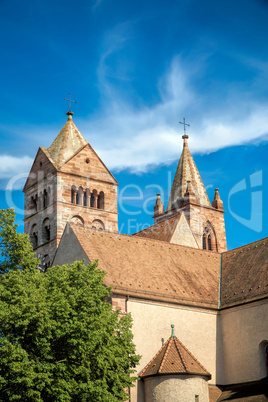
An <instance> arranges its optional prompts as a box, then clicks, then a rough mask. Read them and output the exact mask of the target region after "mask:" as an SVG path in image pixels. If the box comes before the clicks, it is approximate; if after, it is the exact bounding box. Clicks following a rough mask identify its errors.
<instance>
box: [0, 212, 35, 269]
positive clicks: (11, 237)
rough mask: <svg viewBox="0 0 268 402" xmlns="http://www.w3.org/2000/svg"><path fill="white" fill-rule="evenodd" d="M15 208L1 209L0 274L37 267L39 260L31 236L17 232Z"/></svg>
mask: <svg viewBox="0 0 268 402" xmlns="http://www.w3.org/2000/svg"><path fill="white" fill-rule="evenodd" d="M17 227H18V225H15V212H14V210H13V209H11V208H10V209H2V210H0V255H1V258H0V274H4V273H6V272H8V271H10V270H16V269H31V268H36V267H37V266H38V264H39V260H38V259H37V258H34V253H33V247H32V245H31V243H30V242H29V236H28V235H26V234H25V233H23V234H21V233H18V232H17Z"/></svg>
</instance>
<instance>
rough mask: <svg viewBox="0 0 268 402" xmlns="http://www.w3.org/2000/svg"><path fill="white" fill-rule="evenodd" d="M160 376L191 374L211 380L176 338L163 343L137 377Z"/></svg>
mask: <svg viewBox="0 0 268 402" xmlns="http://www.w3.org/2000/svg"><path fill="white" fill-rule="evenodd" d="M162 374H182V375H183V374H192V375H202V376H206V377H208V379H210V378H211V375H210V373H209V372H208V371H207V370H206V369H205V368H204V367H203V366H202V364H200V363H199V361H198V360H197V359H196V358H195V357H194V356H193V355H192V354H191V352H190V351H189V350H188V349H187V348H186V347H185V346H184V345H183V344H182V343H181V342H180V341H179V340H178V339H177V338H176V337H170V338H169V339H168V340H167V341H166V342H165V343H164V345H163V346H162V348H161V349H160V350H159V352H158V353H157V354H156V355H155V356H154V358H153V359H152V360H151V361H150V363H148V364H147V366H146V367H145V368H144V369H143V370H142V371H141V372H140V373H139V377H141V378H144V377H149V376H155V375H162Z"/></svg>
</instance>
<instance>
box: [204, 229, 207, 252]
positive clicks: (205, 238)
mask: <svg viewBox="0 0 268 402" xmlns="http://www.w3.org/2000/svg"><path fill="white" fill-rule="evenodd" d="M206 249H207V234H206V233H204V234H203V250H206Z"/></svg>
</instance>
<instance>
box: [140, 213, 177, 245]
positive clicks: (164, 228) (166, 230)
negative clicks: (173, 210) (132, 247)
mask: <svg viewBox="0 0 268 402" xmlns="http://www.w3.org/2000/svg"><path fill="white" fill-rule="evenodd" d="M180 217H181V214H178V215H175V216H173V217H172V218H170V219H166V220H165V221H162V222H159V223H156V224H154V225H152V226H149V227H148V228H146V229H144V230H141V231H140V232H137V233H134V234H133V236H139V237H146V238H148V239H155V240H161V241H166V242H170V240H171V238H172V236H173V234H174V231H175V229H176V227H177V224H178V222H179V220H180Z"/></svg>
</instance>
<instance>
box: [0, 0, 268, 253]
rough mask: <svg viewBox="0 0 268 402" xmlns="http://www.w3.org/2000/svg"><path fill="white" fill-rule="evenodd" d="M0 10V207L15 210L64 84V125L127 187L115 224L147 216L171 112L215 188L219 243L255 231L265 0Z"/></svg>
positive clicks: (162, 181) (265, 105)
mask: <svg viewBox="0 0 268 402" xmlns="http://www.w3.org/2000/svg"><path fill="white" fill-rule="evenodd" d="M0 20H1V21H0V22H1V23H0V32H1V38H2V41H1V76H0V84H1V98H0V103H1V105H0V107H1V123H0V138H1V147H0V195H1V200H0V206H1V207H5V206H6V205H7V204H10V198H12V199H13V200H14V204H15V206H16V207H17V210H18V212H19V208H22V206H23V197H22V194H21V191H20V188H21V183H22V182H23V180H24V176H25V174H26V173H27V172H28V171H29V169H30V166H31V163H32V160H33V158H34V156H35V154H36V152H37V149H38V147H39V146H44V147H48V146H49V145H50V144H51V142H52V141H53V139H54V138H55V137H56V135H57V134H58V132H59V131H60V129H61V128H62V126H63V125H64V123H65V121H66V116H65V112H66V111H67V107H68V104H67V102H66V101H64V100H63V97H67V96H68V93H69V92H71V93H72V97H73V99H75V100H76V101H77V104H76V105H74V106H73V111H74V114H75V115H74V121H75V124H76V125H77V127H78V128H79V130H80V131H81V132H82V134H83V135H84V136H85V138H86V139H87V140H88V141H89V142H90V143H91V145H92V146H93V147H94V148H95V150H96V151H97V152H98V153H99V155H100V156H101V158H102V159H103V161H104V162H105V163H106V165H107V166H108V167H109V168H110V169H111V170H112V172H113V173H114V174H115V176H116V178H117V179H118V181H119V183H120V189H119V191H124V195H125V196H126V195H127V196H133V199H132V200H125V201H124V204H122V205H119V207H120V210H121V212H120V220H119V223H120V225H121V228H122V231H124V232H127V231H129V230H130V231H132V232H133V231H135V228H137V224H150V223H152V219H151V216H152V214H151V212H152V206H153V204H154V201H153V199H154V198H153V197H155V193H156V192H158V188H157V186H160V188H161V190H162V193H163V199H164V201H165V204H167V199H168V180H170V177H172V175H174V173H175V169H176V164H177V161H178V158H179V156H180V152H181V147H182V141H181V135H182V133H183V129H182V126H180V125H179V124H178V122H179V121H181V119H182V118H183V117H184V116H185V117H186V120H187V121H188V122H189V123H190V124H191V127H190V129H189V135H190V139H189V146H190V149H191V151H192V153H193V155H194V158H195V161H196V163H197V166H198V168H199V171H200V173H201V176H202V178H203V181H204V184H205V186H206V187H207V188H208V193H209V196H210V199H211V198H213V188H214V187H219V188H220V194H221V197H222V199H223V201H224V207H225V210H226V214H225V217H226V230H227V239H228V248H233V247H237V246H240V245H243V244H245V243H247V242H251V241H255V240H258V239H259V238H262V237H265V236H267V234H268V217H267V208H266V205H267V181H268V179H267V175H268V162H267V151H268V143H267V139H268V90H267V89H268V46H267V37H268V24H267V21H268V1H266V0H254V1H252V0H250V1H249V0H243V1H242V0H235V1H233V0H232V1H229V0H227V1H225V2H219V1H212V0H210V1H208V0H203V1H200V0H185V1H174V0H173V1H168V0H165V1H162V0H161V1H160V0H154V1H146V2H144V1H138V0H136V1H133V0H128V1H121V0H113V1H112V0H95V1H80V2H77V3H74V2H71V1H69V0H65V1H54V2H52V1H50V0H46V1H43V0H36V1H34V2H33V1H27V0H26V1H24V2H21V1H13V0H0ZM256 172H261V173H259V174H258V176H254V174H255V173H256ZM252 175H253V176H252ZM14 177H16V178H17V177H21V180H20V181H18V182H17V181H16V187H17V189H16V191H15V190H13V192H12V197H10V194H9V192H8V193H6V188H7V186H8V183H9V182H10V180H12V179H13V178H14ZM250 180H251V181H250ZM252 182H253V187H250V186H251V185H252ZM239 183H240V184H239ZM254 183H255V184H254ZM128 184H131V185H132V187H127V188H125V186H127V185H128ZM9 186H10V184H9ZM135 186H139V188H140V189H141V190H142V194H141V193H140V192H139V193H137V190H136V189H135V188H136V187H135ZM235 186H236V187H235ZM13 187H14V186H13ZM234 187H235V189H234ZM233 189H234V190H233ZM237 190H239V191H237ZM6 195H7V197H9V198H8V201H6V198H7V197H6ZM228 199H229V203H228ZM261 200H262V202H261ZM255 206H257V207H256V208H255ZM130 212H131V213H132V214H130ZM137 212H138V213H137ZM17 219H18V223H19V224H20V225H21V224H22V216H21V215H20V214H18V218H17ZM130 219H131V220H133V221H131V222H130V223H129V220H130ZM124 225H125V226H124ZM127 226H131V228H130V227H128V228H127ZM21 228H22V226H21V227H20V230H21ZM139 228H140V227H139Z"/></svg>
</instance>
